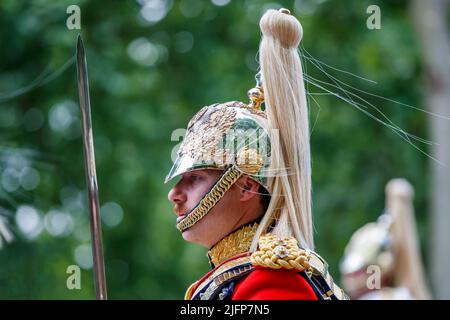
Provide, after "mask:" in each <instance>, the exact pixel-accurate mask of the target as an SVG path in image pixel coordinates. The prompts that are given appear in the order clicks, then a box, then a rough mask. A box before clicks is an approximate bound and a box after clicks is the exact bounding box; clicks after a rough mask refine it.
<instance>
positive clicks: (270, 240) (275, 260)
mask: <svg viewBox="0 0 450 320" xmlns="http://www.w3.org/2000/svg"><path fill="white" fill-rule="evenodd" d="M250 261H251V263H252V265H253V266H259V267H265V268H270V269H281V268H284V269H288V270H294V271H297V272H302V271H305V272H306V275H307V276H308V278H310V279H313V280H314V281H312V282H314V283H315V285H316V286H317V287H320V291H321V293H322V297H323V298H324V299H332V298H334V299H339V300H347V299H348V297H347V295H346V294H345V292H344V291H343V290H342V289H341V288H339V287H338V286H337V285H336V284H335V283H334V281H333V278H332V277H331V275H330V273H329V272H328V264H327V263H326V262H325V260H323V259H322V257H320V256H319V255H318V254H317V253H315V252H314V251H311V250H305V249H302V248H300V247H299V246H298V243H297V240H296V239H295V238H294V237H283V238H279V237H277V236H275V235H273V234H270V233H267V234H265V235H263V236H261V237H260V239H259V242H258V250H257V251H255V252H254V253H253V254H252V255H251V256H250Z"/></svg>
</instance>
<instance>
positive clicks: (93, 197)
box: [77, 35, 108, 300]
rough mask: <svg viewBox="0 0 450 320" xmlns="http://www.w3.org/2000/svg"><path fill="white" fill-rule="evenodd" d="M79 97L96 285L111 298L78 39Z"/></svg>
mask: <svg viewBox="0 0 450 320" xmlns="http://www.w3.org/2000/svg"><path fill="white" fill-rule="evenodd" d="M77 75H78V96H79V99H80V111H81V123H82V131H83V150H84V165H85V169H86V183H87V187H88V196H89V211H90V214H91V215H90V221H91V237H92V256H93V258H94V284H95V295H96V298H97V300H106V299H108V297H107V293H106V278H105V262H104V259H103V246H102V228H101V219H100V209H99V200H98V186H97V173H96V171H95V154H94V140H93V135H92V122H91V103H90V100H89V83H88V73H87V63H86V56H85V54H84V46H83V40H81V36H80V35H78V40H77Z"/></svg>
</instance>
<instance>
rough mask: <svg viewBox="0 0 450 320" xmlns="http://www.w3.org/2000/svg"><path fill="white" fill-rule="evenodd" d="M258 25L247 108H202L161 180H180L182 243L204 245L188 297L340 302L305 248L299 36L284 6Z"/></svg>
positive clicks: (304, 111)
mask: <svg viewBox="0 0 450 320" xmlns="http://www.w3.org/2000/svg"><path fill="white" fill-rule="evenodd" d="M260 28H261V31H262V34H263V37H262V41H261V44H260V48H259V55H260V65H261V70H260V73H259V74H258V75H257V85H256V87H255V88H253V89H252V90H250V91H249V97H250V99H251V103H250V104H244V103H242V102H238V101H232V102H226V103H216V104H213V105H210V106H206V107H203V108H202V109H201V110H200V111H199V112H198V113H197V114H196V115H195V116H194V117H193V118H192V119H191V120H190V122H189V123H188V127H187V134H186V136H185V138H184V140H183V142H182V144H181V146H180V149H179V151H178V154H177V158H176V159H175V162H174V165H173V167H172V169H171V170H170V172H169V174H168V176H167V178H166V182H167V181H169V180H171V179H172V178H174V177H175V176H179V177H180V180H179V182H178V183H177V184H176V185H175V186H174V187H173V189H171V191H170V192H169V195H168V197H169V200H170V201H171V202H173V203H174V211H175V213H176V214H177V215H178V218H177V228H178V229H179V230H180V232H181V233H182V236H183V238H184V239H185V240H187V241H190V242H194V243H198V244H200V245H203V246H205V247H207V248H209V251H208V257H209V260H210V264H211V267H212V270H211V271H210V272H208V273H207V274H206V275H205V276H204V277H203V278H202V279H200V280H198V281H196V282H195V283H193V284H192V285H191V286H190V288H189V289H188V290H187V292H186V295H185V298H186V299H193V300H196V299H205V300H206V299H236V300H241V299H269V300H271V299H343V298H346V296H345V294H344V293H343V291H342V290H341V289H340V288H339V287H338V286H336V285H335V284H334V283H333V280H332V278H331V276H330V275H329V273H328V268H327V265H326V263H325V262H324V260H322V258H321V257H320V256H319V255H318V254H316V253H315V252H314V251H312V250H313V232H312V216H311V166H310V142H309V137H310V132H309V125H308V108H307V103H306V95H305V88H304V82H303V72H302V67H301V61H300V57H299V54H298V51H297V49H298V45H299V43H300V40H301V38H302V35H303V30H302V27H301V25H300V23H299V21H298V20H297V19H296V18H295V17H293V16H292V15H291V14H290V12H289V10H287V9H280V10H279V11H277V10H268V11H267V12H266V13H265V14H264V15H263V17H262V18H261V21H260ZM263 102H264V105H265V106H264V109H263V108H262V103H263Z"/></svg>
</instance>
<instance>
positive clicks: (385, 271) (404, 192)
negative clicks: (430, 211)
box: [341, 179, 431, 300]
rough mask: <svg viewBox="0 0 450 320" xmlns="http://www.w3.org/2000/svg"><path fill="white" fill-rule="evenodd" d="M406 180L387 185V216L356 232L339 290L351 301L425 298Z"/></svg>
mask: <svg viewBox="0 0 450 320" xmlns="http://www.w3.org/2000/svg"><path fill="white" fill-rule="evenodd" d="M413 195H414V191H413V188H412V186H411V185H410V184H409V182H408V181H406V180H405V179H393V180H391V181H389V183H388V184H387V185H386V212H385V213H384V214H382V215H381V216H380V217H379V218H378V220H377V222H371V223H368V224H366V225H365V226H363V227H361V228H360V229H358V230H357V231H356V232H355V233H354V234H353V236H352V237H351V239H350V241H349V243H348V245H347V247H346V248H345V254H344V257H343V259H342V261H341V274H342V285H343V287H344V289H345V290H346V292H347V293H348V294H349V296H350V297H351V298H352V299H360V300H366V299H370V300H410V299H430V298H431V296H430V292H429V290H428V287H427V285H426V281H425V276H424V272H423V266H422V258H421V255H420V250H419V243H418V239H417V234H416V223H415V218H414V208H413V204H412V198H413Z"/></svg>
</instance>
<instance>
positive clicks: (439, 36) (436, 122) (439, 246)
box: [411, 0, 450, 299]
mask: <svg viewBox="0 0 450 320" xmlns="http://www.w3.org/2000/svg"><path fill="white" fill-rule="evenodd" d="M449 8H450V1H448V0H432V1H418V0H415V1H413V2H411V11H412V14H413V20H414V23H415V26H416V30H417V36H418V38H419V40H420V42H421V45H422V55H423V60H424V65H425V70H424V72H425V77H426V78H425V88H426V93H427V97H426V103H427V105H428V108H429V109H430V111H431V112H433V113H435V114H439V115H442V116H446V117H448V118H447V119H446V120H447V121H446V120H444V119H442V118H437V117H430V118H429V121H430V125H429V127H430V132H431V140H432V141H434V142H435V143H436V144H434V145H433V146H432V150H431V153H432V155H433V156H434V157H436V158H437V159H438V160H440V161H441V162H442V163H443V164H440V163H437V162H436V161H431V162H430V167H431V182H430V193H429V195H430V200H431V201H430V206H429V207H430V215H431V230H432V232H431V237H432V238H431V242H430V251H431V270H432V280H433V285H434V289H435V292H436V298H438V299H448V298H449V297H450V280H448V277H447V276H446V274H447V272H448V270H449V269H450V242H449V241H448V226H449V225H450V214H449V209H448V208H450V198H449V196H448V195H449V190H450V170H449V169H448V164H449V163H450V144H449V137H450V122H449V121H448V119H449V118H450V107H449V101H450V33H449V24H448V12H449Z"/></svg>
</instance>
